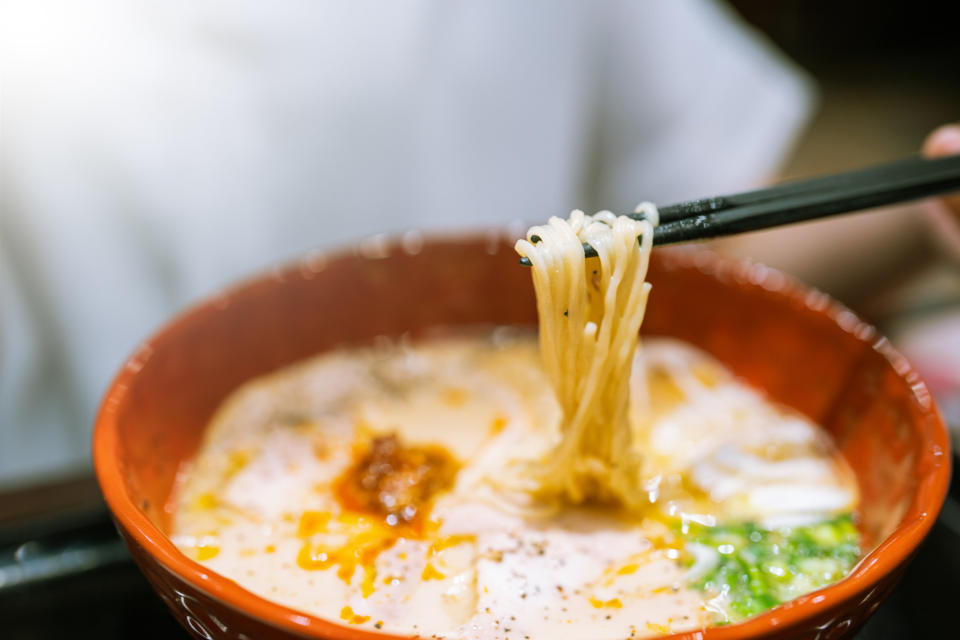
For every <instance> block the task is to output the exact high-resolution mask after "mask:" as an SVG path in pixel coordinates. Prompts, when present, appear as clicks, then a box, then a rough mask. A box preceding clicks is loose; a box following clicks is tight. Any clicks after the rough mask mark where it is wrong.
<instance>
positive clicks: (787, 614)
mask: <svg viewBox="0 0 960 640" xmlns="http://www.w3.org/2000/svg"><path fill="white" fill-rule="evenodd" d="M511 244H512V241H511V240H510V238H509V237H507V236H506V235H504V234H501V233H499V232H490V233H486V234H478V235H472V236H461V237H447V238H440V237H437V238H428V239H426V240H425V241H424V242H423V243H419V242H418V243H410V242H407V243H399V242H398V243H396V244H387V245H386V246H383V245H378V247H377V248H376V250H374V251H370V250H367V251H363V250H355V251H343V252H340V253H334V254H329V255H325V254H316V255H313V256H310V257H307V258H304V259H303V260H301V261H299V262H297V263H295V264H291V265H288V266H286V267H283V268H279V269H276V270H274V271H272V272H270V273H267V274H265V275H262V276H260V277H258V278H254V279H252V280H250V281H248V282H245V283H243V284H240V285H238V286H236V287H234V288H232V289H230V290H227V291H225V292H223V293H221V294H219V295H217V296H215V297H213V298H211V299H209V300H207V301H205V302H203V303H201V304H199V305H197V306H195V307H193V308H192V309H189V310H188V311H186V312H185V313H183V314H181V315H179V316H178V317H176V318H174V319H173V320H172V321H170V322H169V323H168V324H167V325H165V326H164V327H163V328H162V329H161V330H160V331H159V332H158V333H156V334H155V335H154V336H153V337H151V338H150V339H149V340H147V341H146V342H144V343H143V344H142V345H141V346H140V348H139V349H137V351H136V352H135V353H134V354H133V355H132V356H131V357H130V359H129V360H128V361H127V362H126V364H125V365H124V366H123V368H122V370H121V371H120V373H119V374H118V375H117V377H116V379H115V380H114V382H113V384H112V385H111V387H110V388H109V390H108V391H107V393H106V396H105V398H104V400H103V404H102V406H101V410H100V413H99V415H98V417H97V422H96V428H95V433H94V438H93V451H94V464H95V468H96V473H97V477H98V479H99V482H100V486H101V488H102V490H103V494H104V496H105V498H106V500H107V503H108V505H109V507H110V509H111V512H112V514H113V517H114V518H115V520H116V522H117V525H118V529H119V531H120V534H121V535H122V536H123V538H124V540H125V541H126V544H127V546H128V547H129V549H130V551H131V553H132V554H133V557H134V559H135V560H136V562H137V564H138V565H139V567H140V569H141V570H142V571H143V573H144V575H146V577H147V578H148V579H149V581H150V582H151V584H152V585H153V587H154V589H155V590H156V592H157V593H158V594H159V595H160V597H161V598H162V599H163V600H164V602H166V603H167V605H168V606H169V608H170V610H171V611H172V612H173V614H174V615H175V616H176V617H177V618H178V619H179V620H180V622H181V623H182V624H183V625H184V626H185V627H186V628H187V629H189V630H190V631H191V633H192V634H193V635H194V636H195V637H197V638H205V639H213V638H217V639H219V638H236V639H238V640H243V639H249V640H261V639H267V638H328V639H344V640H345V639H351V640H361V639H368V640H375V639H378V638H379V639H382V638H385V637H395V636H385V635H383V634H378V633H374V632H371V631H366V630H361V629H358V628H355V627H350V626H345V625H342V624H339V623H338V622H334V621H330V620H325V619H321V618H317V617H313V616H310V615H307V614H304V613H301V612H298V611H295V610H292V609H289V608H287V607H284V606H281V605H279V604H275V603H273V602H270V601H268V600H266V599H263V598H261V597H259V596H256V595H254V594H252V593H250V592H249V591H247V590H245V589H243V588H242V587H240V586H239V585H237V584H236V583H235V582H233V581H232V580H229V579H227V578H225V577H223V576H220V575H218V574H216V573H214V572H212V571H210V570H209V569H207V568H206V567H204V566H202V565H200V564H198V563H196V562H194V561H192V560H190V559H189V558H187V557H186V556H185V555H183V554H182V553H180V551H178V550H177V548H176V547H175V546H174V545H173V543H172V542H171V541H170V540H169V539H168V538H167V536H166V535H165V532H166V531H167V530H168V529H169V526H170V518H171V502H170V498H171V491H172V489H173V487H174V481H175V478H176V475H177V471H178V470H179V469H180V468H181V465H183V464H184V463H185V462H187V461H189V460H190V459H191V457H192V456H193V455H194V453H195V452H196V450H197V448H198V446H199V444H200V441H201V438H202V435H203V431H204V427H205V425H206V423H207V421H208V420H209V418H210V417H211V415H212V414H213V412H214V410H215V409H216V408H217V405H218V404H219V403H220V402H221V401H222V400H223V399H224V398H225V397H226V396H227V395H228V394H229V393H230V392H231V391H232V390H234V389H235V388H236V387H238V386H239V385H240V384H242V383H243V382H245V381H247V380H249V379H251V378H253V377H255V376H258V375H261V374H264V373H267V372H270V371H274V370H276V369H278V368H280V367H283V366H285V365H288V364H291V363H293V362H296V361H298V360H302V359H304V358H307V357H310V356H313V355H315V354H317V353H320V352H323V351H325V350H329V349H331V348H334V347H337V346H342V345H352V344H363V343H367V342H369V341H370V340H371V339H373V338H375V337H377V336H400V335H403V334H410V335H414V336H416V335H417V334H418V333H421V332H423V331H425V330H428V329H430V328H431V327H437V326H445V327H450V326H458V325H477V324H488V325H526V326H535V325H536V319H537V318H536V306H535V300H534V296H533V287H532V284H531V279H530V273H529V272H528V271H527V270H526V269H524V268H522V267H520V266H519V265H518V264H517V255H516V254H515V253H514V251H513V249H512V247H511ZM650 281H651V282H652V283H653V292H652V294H651V298H650V304H649V307H648V310H647V316H646V319H645V321H644V325H643V334H645V335H666V336H673V337H676V338H680V339H683V340H686V341H688V342H690V343H692V344H694V345H696V346H698V347H700V348H702V349H704V350H706V351H708V352H710V353H712V354H713V355H714V356H716V357H717V358H719V359H720V360H721V361H722V362H724V363H726V364H727V365H728V366H729V367H730V368H731V369H732V370H733V371H734V372H735V373H736V374H737V375H738V376H740V377H741V378H743V379H744V380H746V381H747V382H749V383H750V384H752V385H754V386H756V387H758V388H760V389H763V390H765V392H766V393H767V394H768V395H769V396H770V397H772V398H773V399H774V400H775V401H778V402H781V403H783V404H786V405H789V406H791V407H793V408H795V409H797V410H799V411H801V412H803V413H804V414H806V415H807V416H809V417H810V418H812V419H813V420H815V421H816V422H818V423H819V424H821V425H823V426H824V427H825V428H826V429H827V430H828V431H829V432H830V433H831V434H832V436H833V438H834V439H835V441H836V443H837V446H838V447H839V448H840V451H841V452H842V453H843V455H844V456H845V457H846V459H847V460H848V461H849V463H850V465H851V467H852V468H853V470H854V471H855V473H856V476H857V480H858V483H859V488H860V492H861V497H862V504H861V512H860V524H859V526H860V529H861V532H862V535H863V540H864V547H865V549H867V550H869V553H867V554H866V555H865V557H864V558H863V559H862V561H861V562H860V563H859V564H858V565H857V567H856V568H855V569H854V570H853V572H852V573H851V574H850V575H849V576H848V577H847V578H845V579H844V580H842V581H840V582H838V583H836V584H834V585H831V586H829V587H826V588H824V589H821V590H819V591H816V592H814V593H811V594H808V595H806V596H803V597H801V598H798V599H796V600H794V601H791V602H789V603H787V604H784V605H781V606H779V607H776V608H775V609H773V610H771V611H769V612H767V613H765V614H763V615H760V616H757V617H755V618H752V619H750V620H748V621H746V622H743V623H740V624H736V625H731V626H726V627H719V628H712V629H707V630H703V631H696V632H691V633H682V634H677V635H675V636H670V637H671V638H690V639H693V638H705V639H708V640H721V639H732V638H783V639H787V638H840V637H844V636H847V635H849V634H852V633H853V632H854V631H855V630H856V629H857V628H858V627H859V626H860V625H861V624H863V622H864V621H865V620H866V619H867V618H868V617H869V616H870V614H871V613H873V611H874V610H875V609H876V608H877V607H878V606H879V605H880V603H881V601H882V600H883V599H884V598H885V597H886V596H887V595H888V594H889V592H890V591H891V589H892V588H893V587H894V585H895V583H896V581H897V579H898V578H899V576H900V574H901V573H902V572H903V570H904V568H905V566H906V564H907V563H908V562H909V560H910V558H911V557H912V555H913V554H914V553H915V551H916V550H917V547H918V545H919V544H920V542H921V541H922V540H923V538H924V536H925V535H926V534H927V532H928V531H929V530H930V528H931V526H932V525H933V522H934V520H935V519H936V517H937V514H938V512H939V510H940V507H941V505H942V503H943V500H944V496H945V494H946V490H947V485H948V481H949V473H950V469H949V460H950V454H949V443H948V437H947V432H946V429H945V428H944V425H943V423H942V421H941V419H940V417H939V415H938V413H937V410H936V407H935V406H934V404H933V401H932V398H931V397H930V394H929V392H928V391H927V388H926V387H925V386H924V384H923V382H922V381H921V380H920V379H919V378H918V377H917V374H916V373H915V372H914V371H913V370H912V369H911V368H910V366H909V364H907V362H906V361H905V360H904V359H903V357H902V356H900V355H899V354H898V353H897V352H896V351H895V350H894V349H893V348H892V347H891V346H890V345H889V344H888V343H887V341H886V340H885V339H884V338H882V337H881V336H879V335H877V333H876V331H875V330H874V329H872V328H871V327H870V326H868V325H865V324H864V323H862V322H861V321H860V320H859V319H858V318H857V317H856V316H855V315H854V314H853V313H851V312H850V311H848V310H847V309H845V308H843V307H842V306H840V305H838V304H837V303H835V302H834V301H832V300H830V299H829V298H828V297H827V296H825V295H824V294H821V293H819V292H816V291H813V290H810V289H808V288H806V287H803V286H801V285H800V284H798V283H796V282H795V281H793V280H791V279H790V278H788V277H786V276H784V275H783V274H781V273H779V272H777V271H775V270H772V269H769V268H767V267H764V266H763V265H758V264H745V263H742V262H736V261H731V260H728V259H724V258H721V257H718V256H716V255H715V254H712V253H710V252H707V251H702V250H657V251H656V252H654V255H653V259H652V263H651V270H650Z"/></svg>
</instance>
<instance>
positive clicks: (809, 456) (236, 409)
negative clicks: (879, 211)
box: [172, 328, 859, 639]
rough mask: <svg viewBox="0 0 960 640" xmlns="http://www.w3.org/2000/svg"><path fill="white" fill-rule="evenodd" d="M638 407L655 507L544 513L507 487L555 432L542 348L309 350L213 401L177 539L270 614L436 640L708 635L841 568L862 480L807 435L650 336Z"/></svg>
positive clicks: (498, 339) (502, 339) (635, 380)
mask: <svg viewBox="0 0 960 640" xmlns="http://www.w3.org/2000/svg"><path fill="white" fill-rule="evenodd" d="M630 396H631V403H630V420H631V428H632V429H633V430H634V435H635V437H634V442H635V444H636V446H637V449H638V452H639V453H640V455H641V456H642V468H643V484H642V486H643V489H644V491H645V492H646V496H647V502H648V505H647V506H645V507H644V508H643V509H642V510H640V511H636V510H631V511H630V512H627V511H624V510H622V509H620V508H618V507H616V506H615V505H611V504H606V505H605V504H589V505H587V506H580V507H567V508H561V509H556V508H546V507H545V506H544V505H538V504H537V503H536V502H535V501H531V500H530V498H529V495H528V494H525V493H523V492H521V491H518V490H517V488H516V486H515V480H516V478H517V477H518V470H523V469H524V468H527V467H525V465H532V464H537V462H538V461H540V460H542V459H543V457H544V456H545V455H548V454H549V452H550V451H551V448H552V447H553V446H554V445H555V443H556V442H557V440H558V438H559V437H560V434H559V426H558V425H559V422H560V409H559V407H558V405H557V401H556V399H555V397H554V395H553V393H552V391H551V389H550V385H549V383H548V381H547V379H546V376H545V374H544V372H543V369H542V366H541V363H540V357H539V353H538V348H537V342H536V338H535V336H534V335H532V334H530V333H526V332H521V331H518V330H513V329H506V328H500V329H496V330H493V331H486V332H476V333H475V334H473V333H472V334H469V335H466V334H463V335H447V336H439V335H438V336H435V337H432V338H427V339H424V340H421V341H418V342H409V341H400V342H387V341H384V342H382V343H378V344H375V345H372V346H370V347H365V348H357V349H351V350H342V351H337V352H332V353H328V354H323V355H321V356H318V357H317V358H315V359H312V360H310V361H307V362H303V363H301V364H298V365H295V366H292V367H289V368H287V369H284V370H282V371H280V372H277V373H275V374H272V375H269V376H266V377H263V378H260V379H257V380H254V381H252V382H250V383H248V384H247V385H245V386H244V387H242V388H240V389H239V390H237V391H236V392H235V393H234V394H233V395H232V396H231V397H230V398H229V399H228V400H227V401H226V402H225V403H224V404H223V405H222V407H221V408H220V409H219V411H218V412H217V414H216V415H215V417H214V419H213V420H212V422H211V424H210V426H209V428H208V430H207V433H206V436H205V441H204V443H203V444H202V446H201V448H200V451H199V452H198V454H197V456H196V457H195V459H194V460H193V462H192V464H191V465H190V467H189V468H186V469H184V470H183V472H182V473H181V476H180V480H179V485H178V489H177V493H176V496H175V502H174V507H175V514H174V524H173V531H172V536H173V539H174V541H175V543H176V544H177V545H178V546H179V548H180V549H181V550H182V551H183V552H184V553H186V554H187V555H189V556H190V557H192V558H194V559H196V560H198V561H199V562H201V563H203V564H204V565H206V566H208V567H210V568H211V569H213V570H214V571H216V572H218V573H220V574H222V575H225V576H227V577H229V578H231V579H232V580H234V581H236V582H237V583H238V584H240V585H241V586H243V587H245V588H246V589H248V590H250V591H252V592H254V593H257V594H259V595H261V596H263V597H265V598H267V599H270V600H273V601H275V602H278V603H280V604H283V605H286V606H289V607H292V608H295V609H299V610H302V611H305V612H308V613H311V614H314V615H318V616H322V617H326V618H330V619H333V620H337V621H340V622H343V623H346V624H350V625H356V626H358V627H362V628H366V629H369V630H377V629H379V630H383V631H384V632H392V633H397V634H406V635H417V636H422V637H442V638H470V639H474V638H478V639H479V638H557V637H564V638H629V637H643V636H651V635H659V634H664V633H670V632H676V631H682V630H687V629H695V628H702V627H706V626H711V625H715V624H723V623H727V622H733V621H738V620H741V619H744V618H746V617H749V616H751V615H754V614H756V613H759V612H762V611H764V610H766V609H768V608H770V607H772V606H775V605H776V604H778V603H781V602H785V601H787V600H790V599H792V598H794V597H796V596H799V595H801V594H803V593H807V592H809V591H812V590H814V589H817V588H819V587H821V586H824V585H826V584H829V583H830V582H833V581H836V580H838V579H840V578H841V577H843V576H844V575H845V574H846V573H847V572H848V571H849V570H850V569H851V568H852V566H853V565H854V564H855V562H856V560H857V558H858V557H859V549H858V534H857V531H856V528H855V527H854V526H853V522H852V518H853V513H854V511H855V508H856V503H857V491H856V485H855V481H854V479H853V475H852V473H851V472H850V470H849V469H848V468H847V467H846V465H845V464H844V462H843V461H842V459H841V458H840V457H839V456H838V455H837V453H836V452H835V451H834V449H833V448H832V446H831V443H830V442H829V440H828V439H827V437H826V436H825V434H823V433H822V432H821V430H820V429H819V428H818V427H817V426H816V425H814V424H813V423H811V422H810V421H809V420H807V419H806V418H804V417H803V416H801V415H798V414H796V413H795V412H792V411H790V410H787V409H784V408H782V407H779V406H777V405H775V404H772V403H771V402H770V401H769V400H768V399H765V398H764V397H763V395H762V394H761V393H759V392H757V391H756V390H753V389H751V388H749V387H748V386H746V385H744V384H743V383H742V382H740V381H738V380H736V379H735V378H734V377H733V376H732V375H731V374H730V373H729V372H728V371H727V370H726V369H724V368H723V366H722V365H720V364H719V363H718V362H716V361H714V360H713V359H712V358H710V357H709V356H708V355H706V354H704V353H702V352H700V351H698V350H696V349H694V348H693V347H691V346H689V345H686V344H683V343H680V342H677V341H673V340H668V339H648V340H645V341H644V345H643V349H642V350H640V351H638V354H637V356H636V358H635V359H634V363H633V373H632V376H631V378H630ZM521 475H522V474H521Z"/></svg>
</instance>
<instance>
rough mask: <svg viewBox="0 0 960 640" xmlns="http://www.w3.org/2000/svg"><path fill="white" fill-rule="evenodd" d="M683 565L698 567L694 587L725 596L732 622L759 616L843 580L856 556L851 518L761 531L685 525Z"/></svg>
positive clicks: (856, 535) (752, 527)
mask: <svg viewBox="0 0 960 640" xmlns="http://www.w3.org/2000/svg"><path fill="white" fill-rule="evenodd" d="M680 533H681V536H682V538H683V539H684V540H685V541H686V543H687V545H686V546H687V550H686V552H685V555H684V558H683V560H684V562H685V564H686V565H687V566H689V567H694V566H695V565H696V564H698V560H699V561H700V562H703V563H705V565H706V568H702V569H697V570H696V573H697V574H698V575H695V576H694V577H693V579H692V582H691V583H690V584H691V586H692V587H694V588H696V589H698V590H700V591H703V592H704V593H706V594H708V595H710V596H711V597H714V596H721V595H722V596H724V597H723V598H721V602H723V603H724V609H725V610H726V612H727V614H728V616H729V618H730V621H731V622H736V621H739V620H743V619H744V618H749V617H750V616H753V615H756V614H758V613H762V612H763V611H766V610H767V609H770V608H772V607H775V606H776V605H778V604H781V603H783V602H787V601H789V600H792V599H794V598H796V597H798V596H801V595H803V594H805V593H809V592H811V591H815V590H816V589H819V588H821V587H824V586H826V585H828V584H830V583H831V582H835V581H837V580H839V579H840V578H842V577H844V576H845V575H846V574H847V572H848V571H850V569H851V568H852V567H853V565H854V564H856V562H857V559H858V558H859V557H860V544H859V543H860V535H859V533H858V532H857V528H856V527H855V526H854V524H853V519H852V517H851V516H850V514H846V515H842V516H838V517H836V518H833V519H831V520H825V521H823V522H818V523H816V524H812V525H806V526H801V527H792V528H782V529H774V530H769V529H762V528H760V527H758V526H757V525H756V524H753V523H743V524H735V525H723V526H716V527H706V526H703V525H699V524H693V523H686V524H684V525H683V526H682V528H681V532H680Z"/></svg>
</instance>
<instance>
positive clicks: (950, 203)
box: [923, 124, 960, 221]
mask: <svg viewBox="0 0 960 640" xmlns="http://www.w3.org/2000/svg"><path fill="white" fill-rule="evenodd" d="M957 153H960V124H945V125H943V126H942V127H939V128H937V129H934V131H933V133H931V134H930V135H929V136H927V139H926V141H924V143H923V154H924V155H926V156H929V157H931V158H939V157H942V156H950V155H954V154H957ZM943 202H944V204H946V205H947V207H948V208H949V209H950V211H951V212H952V213H953V215H954V217H955V218H957V220H958V221H960V194H952V195H949V196H945V197H944V198H943Z"/></svg>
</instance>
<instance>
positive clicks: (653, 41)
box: [0, 0, 810, 485]
mask: <svg viewBox="0 0 960 640" xmlns="http://www.w3.org/2000/svg"><path fill="white" fill-rule="evenodd" d="M97 4H98V3H93V2H85V3H76V2H69V1H67V2H51V1H48V0H9V1H8V2H7V3H6V5H5V10H4V14H3V15H0V56H2V57H0V64H2V72H3V76H2V78H3V86H2V112H0V118H2V132H0V135H2V139H0V349H2V351H0V485H3V484H9V483H11V482H14V481H15V480H18V479H19V480H20V481H24V479H25V478H27V477H28V476H32V475H36V474H42V473H51V472H58V471H59V472H63V471H67V470H72V469H76V468H82V467H84V466H86V465H87V464H88V462H87V461H88V456H89V453H88V452H89V435H90V427H91V425H92V421H93V417H94V414H95V411H96V407H97V404H98V402H99V400H100V396H101V394H102V393H103V391H104V389H105V387H106V385H107V384H108V383H109V380H110V378H111V376H112V375H113V374H114V372H115V371H116V370H117V369H118V368H119V366H120V364H121V362H122V361H123V359H124V357H125V356H126V355H127V354H128V353H129V352H130V351H131V350H132V349H133V348H134V347H135V345H136V344H137V342H138V341H139V340H141V339H142V338H144V337H145V336H146V335H147V334H148V333H149V332H150V331H151V330H153V329H154V328H156V327H157V326H158V325H159V324H161V323H162V322H163V321H164V319H165V318H166V317H168V316H169V315H170V314H171V313H172V312H173V311H175V310H176V309H177V308H179V307H181V306H183V305H184V304H185V303H187V302H189V301H192V300H195V299H196V298H197V297H199V296H203V295H206V294H209V293H211V292H212V291H214V290H215V289H217V288H218V287H221V286H223V285H224V284H226V283H229V282H230V281H231V280H234V279H236V278H238V277H241V276H243V275H246V274H249V273H251V272H253V271H256V270H258V269H261V268H263V267H265V266H266V265H270V264H272V263H275V262H277V261H281V260H284V259H289V258H291V257H294V256H296V255H297V254H299V253H301V252H304V251H306V250H308V249H316V248H322V247H327V246H330V245H337V244H342V243H345V242H349V241H352V240H353V239H356V238H359V237H362V236H364V235H367V234H372V233H377V232H396V231H401V230H404V229H409V228H423V229H438V228H461V227H467V228H471V227H472V228H477V227H484V226H490V225H493V224H500V223H503V222H505V221H508V220H515V219H524V220H527V221H541V220H544V219H545V218H546V217H548V216H549V215H553V214H560V215H563V214H566V213H567V212H568V211H569V210H570V209H572V208H575V207H580V208H584V209H588V210H594V209H597V208H609V209H612V210H614V211H624V212H625V211H629V210H632V208H633V206H634V205H635V204H636V203H637V202H638V201H640V200H645V199H649V200H653V201H655V202H660V203H663V204H666V203H669V202H672V201H676V200H679V199H686V198H690V197H695V196H700V195H709V194H713V193H719V192H723V191H731V190H734V189H737V188H740V187H744V186H746V185H748V184H751V183H755V182H758V181H760V180H762V179H763V178H765V177H767V176H769V175H770V174H772V173H773V172H774V171H775V170H776V166H777V163H778V161H779V160H780V158H781V157H782V155H783V153H784V152H785V150H786V149H787V148H788V145H789V143H790V141H791V139H792V136H793V135H794V134H795V133H796V131H797V129H798V127H799V126H800V124H801V123H802V121H803V119H804V117H805V114H806V112H807V107H808V104H809V95H810V91H809V89H808V87H807V83H806V81H805V79H804V78H803V77H802V76H801V75H800V74H799V72H798V71H797V70H796V69H794V68H792V67H791V66H790V65H789V64H788V63H786V62H785V61H784V60H782V59H781V58H779V57H778V56H777V55H776V54H775V53H774V52H773V51H771V50H770V49H769V48H768V46H767V45H766V44H765V43H764V42H763V41H762V39H761V38H760V37H758V36H757V35H756V34H755V33H753V32H751V31H750V30H749V29H747V28H746V27H744V25H742V24H741V23H740V22H738V21H737V20H736V19H735V18H733V17H732V16H731V14H729V13H728V12H727V11H726V10H724V9H722V8H721V7H719V6H717V5H715V4H714V3H712V2H710V1H708V0H671V1H669V2H666V1H659V2H658V1H655V0H646V1H643V0H636V1H634V2H628V1H625V0H621V1H602V2H577V1H573V0H542V1H529V0H528V1H526V2H517V1H516V0H484V1H474V2H467V1H454V0H438V1H432V0H404V1H401V0H393V1H391V2H375V1H371V0H351V1H349V2H347V1H343V2H317V1H316V0H303V1H287V2H259V1H255V0H249V1H237V0H232V1H221V2H206V3H191V2H155V3H154V2H151V3H144V2H136V3H133V2H125V1H121V0H117V1H113V2H100V3H99V4H100V5H102V6H96V5H97Z"/></svg>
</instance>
